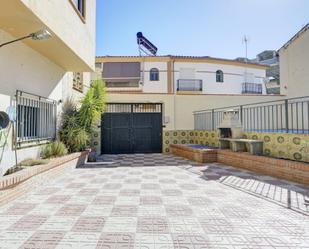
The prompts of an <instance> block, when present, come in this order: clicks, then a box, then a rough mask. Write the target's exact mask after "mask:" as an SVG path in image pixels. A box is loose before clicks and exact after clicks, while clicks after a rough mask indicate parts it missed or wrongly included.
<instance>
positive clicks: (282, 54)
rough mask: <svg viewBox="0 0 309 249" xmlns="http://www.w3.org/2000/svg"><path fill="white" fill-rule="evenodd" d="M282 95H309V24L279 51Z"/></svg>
mask: <svg viewBox="0 0 309 249" xmlns="http://www.w3.org/2000/svg"><path fill="white" fill-rule="evenodd" d="M278 53H279V60H280V82H281V83H280V87H281V93H282V94H286V95H287V96H288V97H300V96H308V95H309V23H308V24H307V25H305V26H304V27H303V28H302V29H301V30H299V31H298V32H297V33H296V34H295V35H294V36H293V37H292V38H291V39H290V40H289V41H287V42H286V43H285V44H284V45H283V46H282V47H281V48H280V49H279V50H278Z"/></svg>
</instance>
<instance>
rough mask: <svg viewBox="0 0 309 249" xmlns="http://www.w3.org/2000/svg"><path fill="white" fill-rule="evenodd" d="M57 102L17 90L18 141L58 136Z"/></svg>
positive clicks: (19, 144)
mask: <svg viewBox="0 0 309 249" xmlns="http://www.w3.org/2000/svg"><path fill="white" fill-rule="evenodd" d="M56 123H57V103H56V101H55V100H51V99H48V98H44V97H42V96H38V95H35V94H30V93H27V92H23V91H19V90H17V91H16V143H17V146H18V147H19V146H21V144H22V143H25V142H37V141H41V140H44V141H46V140H52V139H55V138H56Z"/></svg>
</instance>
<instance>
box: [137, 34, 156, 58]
mask: <svg viewBox="0 0 309 249" xmlns="http://www.w3.org/2000/svg"><path fill="white" fill-rule="evenodd" d="M136 38H137V44H138V51H139V56H142V52H143V53H144V54H146V55H148V56H156V55H157V51H158V48H157V47H156V46H155V45H153V44H152V43H151V42H150V41H149V40H148V39H147V38H146V37H145V36H143V33H142V32H138V33H137V34H136Z"/></svg>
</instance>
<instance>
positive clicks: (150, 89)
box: [141, 62, 167, 93]
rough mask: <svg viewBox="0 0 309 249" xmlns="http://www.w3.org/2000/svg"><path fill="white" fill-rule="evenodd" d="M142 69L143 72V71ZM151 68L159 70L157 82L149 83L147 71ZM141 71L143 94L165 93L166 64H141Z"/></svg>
mask: <svg viewBox="0 0 309 249" xmlns="http://www.w3.org/2000/svg"><path fill="white" fill-rule="evenodd" d="M143 67H144V70H143ZM152 68H157V69H158V70H159V80H158V81H150V79H149V71H150V69H152ZM141 70H142V72H143V75H144V80H143V81H144V86H143V92H145V93H167V63H166V62H144V63H143V62H141Z"/></svg>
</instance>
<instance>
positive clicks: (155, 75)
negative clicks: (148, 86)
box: [149, 68, 159, 81]
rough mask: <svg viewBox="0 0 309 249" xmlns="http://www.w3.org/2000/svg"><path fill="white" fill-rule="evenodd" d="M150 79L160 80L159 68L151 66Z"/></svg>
mask: <svg viewBox="0 0 309 249" xmlns="http://www.w3.org/2000/svg"><path fill="white" fill-rule="evenodd" d="M149 80H150V81H158V80H159V70H158V69H157V68H151V69H150V73H149Z"/></svg>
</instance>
